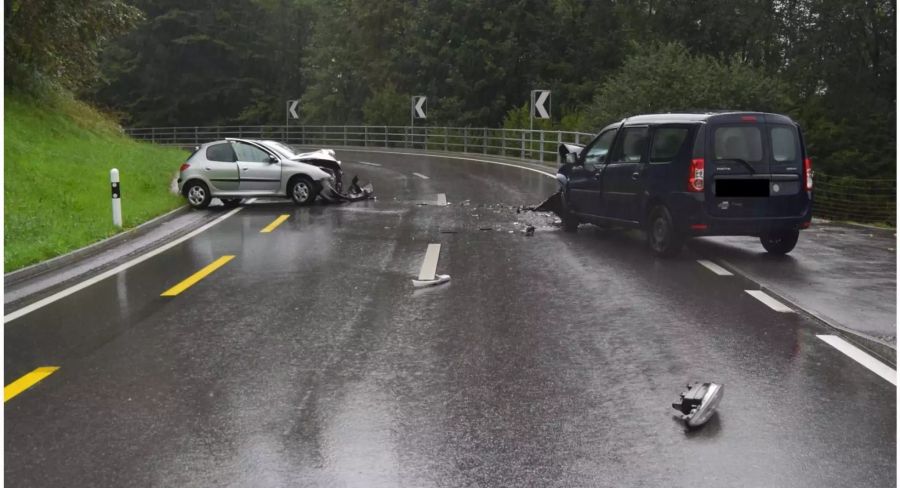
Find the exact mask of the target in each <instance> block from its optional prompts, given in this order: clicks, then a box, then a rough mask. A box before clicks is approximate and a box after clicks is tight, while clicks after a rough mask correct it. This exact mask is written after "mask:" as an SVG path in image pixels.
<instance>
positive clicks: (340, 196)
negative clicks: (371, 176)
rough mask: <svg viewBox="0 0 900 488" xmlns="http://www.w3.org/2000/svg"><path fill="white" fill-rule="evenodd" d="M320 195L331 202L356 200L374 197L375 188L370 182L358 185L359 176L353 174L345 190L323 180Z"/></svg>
mask: <svg viewBox="0 0 900 488" xmlns="http://www.w3.org/2000/svg"><path fill="white" fill-rule="evenodd" d="M320 195H321V196H322V198H324V199H325V200H327V201H329V202H331V203H341V202H356V201H359V200H369V199H374V198H375V189H374V188H373V187H372V184H371V183H368V184H366V185H364V186H359V177H358V176H354V177H353V181H352V182H351V183H350V189H349V190H348V191H347V192H342V191H339V190H337V189H336V188H334V187H333V186H331V185H329V184H328V183H327V182H324V181H323V184H322V192H321V193H320Z"/></svg>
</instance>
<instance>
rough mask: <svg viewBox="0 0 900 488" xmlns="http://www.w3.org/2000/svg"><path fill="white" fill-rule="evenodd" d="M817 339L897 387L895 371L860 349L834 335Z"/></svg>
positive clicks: (821, 336) (820, 336) (819, 336)
mask: <svg viewBox="0 0 900 488" xmlns="http://www.w3.org/2000/svg"><path fill="white" fill-rule="evenodd" d="M816 337H818V338H819V339H822V340H823V341H825V342H827V343H828V344H829V345H831V346H832V347H834V348H835V349H837V350H838V351H841V352H842V353H844V354H846V355H847V356H849V357H850V358H851V359H853V360H854V361H856V362H857V363H859V364H862V365H863V366H865V367H866V368H868V369H869V371H871V372H873V373H875V374H877V375H878V376H881V377H882V378H884V379H886V380H888V381H889V382H890V383H891V384H892V385H894V386H897V371H896V370H895V369H892V368H891V367H890V366H888V365H886V364H884V363H882V362H881V361H879V360H877V359H875V358H873V357H872V356H870V355H869V354H868V353H866V352H864V351H863V350H862V349H860V348H858V347H856V346H854V345H853V344H850V343H849V342H847V341H845V340H843V339H841V338H840V337H838V336H834V335H817V336H816Z"/></svg>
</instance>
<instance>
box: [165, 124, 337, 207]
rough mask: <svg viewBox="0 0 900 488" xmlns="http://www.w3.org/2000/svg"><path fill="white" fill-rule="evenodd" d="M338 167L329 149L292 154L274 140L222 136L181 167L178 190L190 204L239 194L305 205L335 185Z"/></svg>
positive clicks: (234, 199)
mask: <svg viewBox="0 0 900 488" xmlns="http://www.w3.org/2000/svg"><path fill="white" fill-rule="evenodd" d="M320 166H322V167H320ZM340 166H341V164H340V161H337V160H336V159H335V158H334V151H331V150H320V151H316V152H313V153H304V154H296V153H294V152H293V150H292V149H290V147H289V146H284V145H281V144H280V143H276V142H274V141H257V140H249V139H225V140H223V141H215V142H208V143H206V144H203V145H201V146H199V147H198V148H197V149H196V150H195V151H194V153H193V154H192V155H191V156H190V157H189V158H188V160H187V161H185V162H184V164H182V165H181V174H180V175H179V178H178V189H179V191H180V192H181V194H182V195H184V196H185V197H186V198H187V200H188V203H190V204H191V206H192V207H194V208H206V207H207V206H208V205H209V202H210V201H211V200H212V199H213V198H218V199H220V200H222V203H224V204H225V205H226V206H237V205H238V204H239V203H240V202H241V199H243V198H248V197H272V196H275V197H286V198H290V199H292V200H294V203H296V204H297V205H309V204H310V203H312V202H313V201H315V199H316V196H318V195H319V194H320V193H321V192H322V191H327V192H331V191H332V190H334V189H335V184H336V181H338V180H339V179H340ZM323 167H324V168H323ZM335 168H337V170H336V171H335ZM338 191H339V189H338Z"/></svg>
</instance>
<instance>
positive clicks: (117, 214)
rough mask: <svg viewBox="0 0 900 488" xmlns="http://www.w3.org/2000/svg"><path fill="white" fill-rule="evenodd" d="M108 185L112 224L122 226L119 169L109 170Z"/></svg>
mask: <svg viewBox="0 0 900 488" xmlns="http://www.w3.org/2000/svg"><path fill="white" fill-rule="evenodd" d="M109 186H110V187H111V188H112V212H113V216H112V217H113V225H115V226H116V227H118V228H120V229H121V228H122V192H121V188H120V186H119V170H117V169H116V168H113V169H111V170H110V171H109Z"/></svg>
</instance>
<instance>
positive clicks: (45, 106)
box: [3, 92, 186, 272]
mask: <svg viewBox="0 0 900 488" xmlns="http://www.w3.org/2000/svg"><path fill="white" fill-rule="evenodd" d="M41 98H42V99H36V98H33V97H31V96H28V95H22V94H16V93H10V92H7V93H6V97H5V113H4V125H5V130H4V136H5V139H4V148H3V156H4V168H3V176H4V178H5V184H4V187H3V194H4V199H5V200H4V209H3V214H4V219H5V221H4V231H5V235H4V245H5V246H4V258H5V259H4V272H9V271H13V270H15V269H18V268H21V267H23V266H27V265H29V264H33V263H36V262H39V261H43V260H46V259H49V258H52V257H54V256H58V255H60V254H64V253H66V252H69V251H71V250H74V249H78V248H79V247H83V246H85V245H88V244H91V243H92V242H95V241H98V240H101V239H103V238H105V237H108V236H111V235H113V234H115V233H116V232H118V231H119V230H118V229H117V228H115V227H114V226H113V225H112V209H111V203H110V187H109V170H110V169H111V168H118V169H119V173H120V177H121V181H122V183H121V184H122V215H123V221H124V225H125V227H126V229H127V228H130V227H134V226H136V225H138V224H140V223H142V222H145V221H147V220H149V219H151V218H153V217H156V216H158V215H160V214H162V213H165V212H166V211H169V210H171V209H174V208H176V207H178V206H179V205H181V204H182V203H183V202H182V199H181V198H180V197H178V196H177V195H172V194H171V193H169V189H168V188H169V183H170V182H171V179H172V176H173V175H174V173H175V171H176V170H177V169H178V166H179V164H180V163H181V162H183V161H184V159H185V157H186V153H185V152H184V151H182V150H179V149H172V148H164V147H159V146H154V145H151V144H147V143H139V142H136V141H133V140H131V139H129V138H128V137H126V136H125V135H123V134H122V133H121V132H120V130H119V128H118V126H117V124H116V123H115V122H113V121H111V120H110V119H109V118H107V117H105V116H104V115H102V114H100V113H99V112H97V111H96V110H94V109H93V108H92V107H90V106H89V105H87V104H84V103H82V102H79V101H77V100H74V99H72V98H71V97H67V96H66V95H62V94H57V95H47V96H45V97H41Z"/></svg>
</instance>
